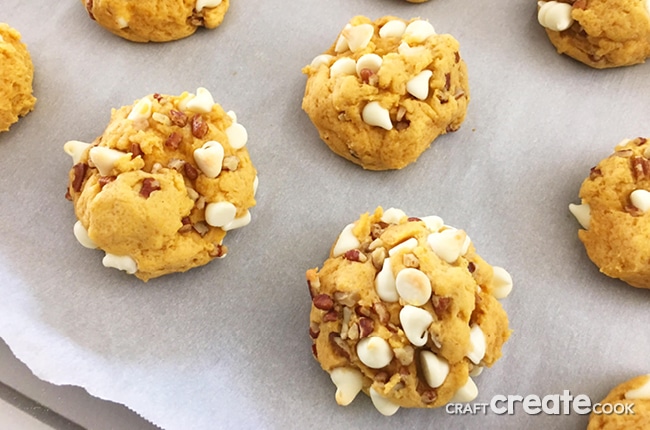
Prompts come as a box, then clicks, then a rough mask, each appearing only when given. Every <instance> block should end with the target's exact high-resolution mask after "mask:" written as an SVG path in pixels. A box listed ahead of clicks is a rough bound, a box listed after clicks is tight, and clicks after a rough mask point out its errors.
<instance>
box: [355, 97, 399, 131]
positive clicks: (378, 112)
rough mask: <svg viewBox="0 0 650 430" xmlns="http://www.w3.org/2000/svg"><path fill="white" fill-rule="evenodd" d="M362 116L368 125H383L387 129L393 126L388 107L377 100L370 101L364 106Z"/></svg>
mask: <svg viewBox="0 0 650 430" xmlns="http://www.w3.org/2000/svg"><path fill="white" fill-rule="evenodd" d="M361 118H363V122H365V123H366V124H368V125H372V126H376V127H381V128H383V129H385V130H392V128H393V123H392V122H391V120H390V113H389V112H388V109H386V108H384V107H382V106H381V105H380V104H379V102H377V101H373V102H370V103H368V104H367V105H366V106H365V107H364V108H363V111H362V112H361Z"/></svg>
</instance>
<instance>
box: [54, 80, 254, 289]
mask: <svg viewBox="0 0 650 430" xmlns="http://www.w3.org/2000/svg"><path fill="white" fill-rule="evenodd" d="M247 140H248V134H247V132H246V129H245V128H244V127H243V126H242V125H241V124H239V123H238V122H237V117H236V116H235V114H234V113H233V112H228V113H226V112H224V111H223V109H222V108H221V106H219V105H218V104H216V103H215V102H214V100H213V98H212V95H211V94H210V93H209V92H208V90H206V89H205V88H199V89H198V90H197V91H196V94H190V93H183V94H181V95H180V96H169V95H161V94H152V95H149V96H146V97H143V98H142V99H140V100H137V101H136V102H135V103H134V104H133V105H132V106H124V107H122V108H120V109H117V110H113V112H112V115H111V120H110V123H109V124H108V126H107V127H106V130H104V133H103V134H102V135H101V136H99V137H98V138H97V139H95V141H94V142H92V143H85V142H80V141H70V142H67V143H66V144H65V145H64V150H65V152H66V153H68V154H69V155H70V156H71V157H72V161H73V167H72V169H71V170H70V173H69V184H68V195H67V197H68V198H69V199H70V200H72V202H73V204H74V209H75V214H76V216H77V218H78V221H77V223H76V224H75V225H74V234H75V237H76V238H77V240H78V241H79V242H80V243H81V244H82V245H83V246H86V247H88V248H100V249H101V250H103V251H104V252H105V257H104V259H103V264H104V266H106V267H114V268H117V269H120V270H124V271H125V272H127V273H129V274H133V275H135V276H137V277H138V278H140V279H142V280H144V281H146V280H148V279H150V278H155V277H157V276H161V275H165V274H168V273H173V272H184V271H186V270H189V269H191V268H193V267H197V266H201V265H204V264H206V263H208V262H209V261H211V260H213V259H214V258H221V257H224V256H225V255H226V252H227V248H226V247H225V246H224V245H223V239H224V237H225V236H226V233H227V232H228V231H230V230H233V229H236V228H240V227H243V226H245V225H247V224H248V223H249V222H250V221H251V215H250V212H249V208H251V207H252V206H254V205H255V197H254V196H255V191H256V189H257V174H256V170H255V168H254V167H253V164H252V163H251V160H250V158H249V155H248V151H247V149H246V146H245V145H246V143H247Z"/></svg>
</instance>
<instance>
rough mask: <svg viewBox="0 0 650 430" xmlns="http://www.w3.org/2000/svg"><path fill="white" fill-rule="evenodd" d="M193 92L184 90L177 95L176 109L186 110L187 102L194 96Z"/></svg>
mask: <svg viewBox="0 0 650 430" xmlns="http://www.w3.org/2000/svg"><path fill="white" fill-rule="evenodd" d="M194 97H195V96H194V94H192V93H188V92H187V91H185V92H184V93H183V94H181V95H180V96H179V97H178V109H179V110H187V104H188V103H189V102H190V100H192V99H193V98H194Z"/></svg>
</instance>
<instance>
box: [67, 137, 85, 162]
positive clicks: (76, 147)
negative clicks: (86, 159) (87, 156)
mask: <svg viewBox="0 0 650 430" xmlns="http://www.w3.org/2000/svg"><path fill="white" fill-rule="evenodd" d="M91 146H92V145H91V144H90V143H86V142H80V141H78V140H69V141H67V142H66V143H65V144H64V145H63V150H64V151H65V153H66V154H68V155H69V156H71V157H72V164H77V163H78V162H79V161H81V156H82V155H83V153H84V152H85V151H86V149H88V148H90V147H91Z"/></svg>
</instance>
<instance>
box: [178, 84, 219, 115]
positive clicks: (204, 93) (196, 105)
mask: <svg viewBox="0 0 650 430" xmlns="http://www.w3.org/2000/svg"><path fill="white" fill-rule="evenodd" d="M185 106H186V108H187V110H190V111H192V112H196V113H208V112H210V111H212V107H213V106H214V99H213V98H212V94H210V91H208V90H206V89H205V88H203V87H201V88H197V89H196V96H195V97H193V98H192V99H191V100H189V101H188V102H187V104H186V105H185Z"/></svg>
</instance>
